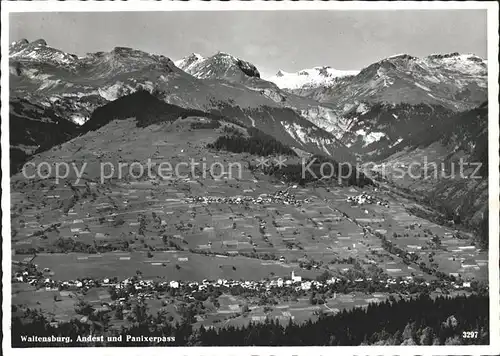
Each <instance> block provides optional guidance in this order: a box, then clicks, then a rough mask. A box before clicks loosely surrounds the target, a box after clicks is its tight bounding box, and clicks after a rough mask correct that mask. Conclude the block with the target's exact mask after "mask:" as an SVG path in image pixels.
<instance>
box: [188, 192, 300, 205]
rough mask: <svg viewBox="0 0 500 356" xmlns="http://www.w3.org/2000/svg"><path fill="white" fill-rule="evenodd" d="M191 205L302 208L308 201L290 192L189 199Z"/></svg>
mask: <svg viewBox="0 0 500 356" xmlns="http://www.w3.org/2000/svg"><path fill="white" fill-rule="evenodd" d="M187 201H188V202H189V203H204V204H237V205H238V204H244V203H252V204H271V203H279V204H285V205H295V206H300V205H302V204H303V203H308V200H307V199H305V200H299V199H296V198H295V196H294V195H293V194H291V193H289V192H288V191H281V190H280V191H277V192H275V193H273V194H261V195H259V196H258V197H252V196H248V195H241V196H233V197H220V196H195V197H189V198H187Z"/></svg>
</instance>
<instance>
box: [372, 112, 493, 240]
mask: <svg viewBox="0 0 500 356" xmlns="http://www.w3.org/2000/svg"><path fill="white" fill-rule="evenodd" d="M374 158H375V159H376V160H380V161H381V164H380V165H378V166H377V170H378V171H379V172H382V169H384V167H385V172H384V173H383V175H384V176H385V177H386V178H388V179H389V180H390V181H391V182H392V184H395V185H396V186H398V187H400V188H404V189H407V190H408V191H409V192H411V193H412V194H416V195H417V196H420V197H421V198H422V199H423V201H424V202H426V203H428V204H429V205H432V206H434V207H438V208H439V209H440V210H441V211H442V212H443V214H444V216H445V217H447V219H448V220H455V222H460V223H462V224H465V225H468V226H469V227H471V228H474V229H477V230H480V229H481V226H482V224H483V222H484V221H485V219H486V218H487V215H488V104H487V103H483V104H482V105H480V106H479V107H477V108H475V109H472V110H468V111H465V112H462V113H457V114H455V115H452V116H449V117H447V118H444V119H442V120H441V121H436V122H435V124H434V126H433V129H432V130H428V129H424V130H421V131H418V132H416V133H415V134H414V135H412V136H411V137H409V138H408V139H407V140H405V141H403V142H400V143H399V144H397V145H395V146H394V147H392V148H391V149H390V150H387V151H385V152H384V155H381V156H378V157H374ZM461 166H462V168H461ZM410 168H412V169H411V170H410ZM398 169H400V170H401V169H402V170H403V171H404V172H405V174H404V175H403V174H400V173H399V172H397V171H396V170H398ZM410 172H411V174H410ZM483 240H486V241H487V235H486V239H484V236H483Z"/></svg>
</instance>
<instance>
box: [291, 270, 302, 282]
mask: <svg viewBox="0 0 500 356" xmlns="http://www.w3.org/2000/svg"><path fill="white" fill-rule="evenodd" d="M292 282H293V283H299V282H302V277H301V276H296V275H295V271H292Z"/></svg>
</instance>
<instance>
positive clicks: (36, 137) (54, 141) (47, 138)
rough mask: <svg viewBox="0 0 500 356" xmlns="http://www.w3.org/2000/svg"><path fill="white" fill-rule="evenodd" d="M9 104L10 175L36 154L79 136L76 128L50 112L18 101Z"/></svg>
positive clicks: (39, 106) (11, 101)
mask: <svg viewBox="0 0 500 356" xmlns="http://www.w3.org/2000/svg"><path fill="white" fill-rule="evenodd" d="M9 104H10V105H9V106H10V113H9V125H10V169H11V174H13V173H15V172H17V171H18V170H19V169H20V167H21V166H22V164H23V163H24V162H25V161H27V160H28V159H29V157H30V156H31V155H32V154H34V153H35V152H40V151H44V150H46V149H49V148H51V147H53V146H55V145H58V144H60V143H62V142H65V141H67V140H69V139H71V138H73V137H74V136H76V135H77V134H78V132H79V128H78V126H77V125H75V124H73V123H72V122H70V121H68V120H65V119H63V118H61V117H59V116H58V115H57V114H56V113H55V112H54V111H52V110H51V109H48V108H46V107H43V106H41V105H37V104H33V103H31V102H29V101H28V100H25V99H20V98H11V99H10V102H9Z"/></svg>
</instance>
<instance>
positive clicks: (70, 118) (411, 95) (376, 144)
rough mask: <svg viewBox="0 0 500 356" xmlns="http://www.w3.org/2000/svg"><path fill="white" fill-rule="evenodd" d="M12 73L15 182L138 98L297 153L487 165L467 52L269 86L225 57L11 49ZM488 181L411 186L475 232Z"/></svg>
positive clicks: (326, 70) (321, 71)
mask: <svg viewBox="0 0 500 356" xmlns="http://www.w3.org/2000/svg"><path fill="white" fill-rule="evenodd" d="M9 66H10V104H11V105H10V112H11V115H10V124H11V165H12V170H13V172H15V171H17V170H18V169H19V167H20V166H21V165H22V163H23V162H25V161H26V160H28V159H30V157H31V155H33V154H36V153H38V152H42V151H45V150H47V149H48V148H50V147H54V146H56V145H59V144H61V143H62V142H65V141H67V140H69V139H71V138H73V137H77V136H82V135H86V134H87V133H88V132H89V130H90V128H89V127H90V126H91V125H90V123H91V122H95V119H94V120H93V121H90V120H91V118H92V117H95V115H96V114H95V113H96V112H97V110H103V109H100V108H103V107H106V106H107V105H110V103H112V102H114V101H116V100H119V99H120V98H127V97H128V96H129V95H130V94H133V93H136V92H143V91H147V92H149V93H151V94H152V95H153V96H154V97H155V98H158V99H159V100H160V101H162V102H165V103H166V104H169V105H172V108H174V107H175V108H179V109H175V110H180V109H184V110H198V111H199V112H203V113H204V115H216V116H217V117H227V118H230V119H231V120H236V121H237V122H240V123H241V124H242V125H244V126H245V127H253V128H255V129H256V130H259V131H260V132H263V133H265V134H266V135H270V136H271V137H272V138H273V139H275V140H277V141H278V142H280V143H282V144H283V145H286V146H287V147H290V148H291V149H293V150H295V151H296V152H297V153H298V154H308V155H317V154H320V155H323V156H325V157H330V158H333V159H335V160H336V161H339V162H344V161H349V162H355V161H376V162H379V163H381V162H391V161H394V160H396V159H397V160H400V161H401V160H403V161H409V160H411V159H413V158H415V157H421V155H422V152H425V151H426V150H431V151H432V152H436V151H439V152H440V157H441V158H442V159H443V161H445V162H447V164H450V163H452V162H455V161H456V160H457V159H459V157H464V156H466V157H470V158H471V159H472V158H474V159H479V160H480V161H481V162H487V159H485V157H487V141H486V137H487V135H486V134H485V132H486V131H485V130H486V128H487V103H486V100H487V61H486V60H484V59H482V58H479V57H477V56H475V55H472V54H459V53H450V54H439V55H430V56H427V57H424V58H417V57H414V56H411V55H407V54H402V55H396V56H392V57H389V58H385V59H383V60H381V61H378V62H376V63H373V64H371V65H369V66H367V67H366V68H363V69H361V70H360V71H339V70H335V69H333V68H331V67H328V66H323V67H315V68H312V69H305V70H301V71H299V72H297V73H287V72H284V71H279V72H278V73H277V74H276V75H275V76H274V77H272V78H270V80H265V79H263V78H261V75H260V73H259V70H258V69H257V68H256V66H255V65H253V64H251V63H249V62H248V61H245V60H244V59H240V58H237V57H235V56H232V55H230V54H227V53H224V52H218V53H216V54H215V55H212V56H209V57H203V56H202V55H199V54H191V55H188V56H187V57H185V58H182V59H180V60H177V61H175V62H174V61H172V60H171V59H169V58H167V57H165V56H163V55H157V54H151V53H146V52H144V51H140V50H136V49H132V48H125V47H116V48H114V49H112V50H111V51H109V52H96V53H90V54H87V55H85V56H77V55H74V54H70V53H66V52H64V51H62V50H59V49H56V48H53V47H50V46H49V45H48V44H47V43H46V42H45V41H44V40H36V41H33V42H28V41H27V40H20V41H17V42H14V43H12V44H11V46H10V48H9ZM125 100H127V99H125ZM175 112H177V111H175ZM56 128H57V129H56ZM428 132H433V133H434V134H433V135H427V133H428ZM485 142H486V146H485ZM486 180H487V179H483V180H482V181H481V182H475V185H474V187H472V186H469V184H465V185H464V182H462V181H460V182H459V183H457V184H458V185H457V187H456V191H455V193H453V194H451V193H450V192H449V191H448V192H444V190H443V186H442V184H441V183H439V182H433V181H432V182H428V181H426V182H425V184H422V182H420V181H417V182H411V184H410V186H411V189H415V190H417V191H419V190H420V191H425V192H426V194H427V196H432V197H433V198H434V200H435V201H433V202H432V204H435V205H443V202H444V201H446V204H448V205H450V209H451V211H453V214H455V213H458V214H462V215H464V219H465V220H466V219H470V220H471V221H473V222H472V224H473V225H477V224H479V223H480V222H479V220H480V218H479V216H483V215H484V213H485V211H486V210H485V209H486V208H485V204H484V203H485V201H486V200H485V199H486V197H485V195H484V192H485V191H487V190H485V187H486V185H485V184H486ZM393 183H394V184H400V185H401V187H402V188H405V189H408V182H406V181H405V182H393ZM476 183H477V184H476ZM440 184H441V185H440ZM419 187H420V188H422V189H420V188H419ZM423 187H425V189H423ZM478 189H479V190H480V193H478ZM471 192H475V194H476V193H477V194H476V198H473V197H471V195H470V193H471ZM450 194H451V195H450ZM429 199H430V198H429ZM471 199H473V200H474V202H471ZM471 207H472V208H471Z"/></svg>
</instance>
